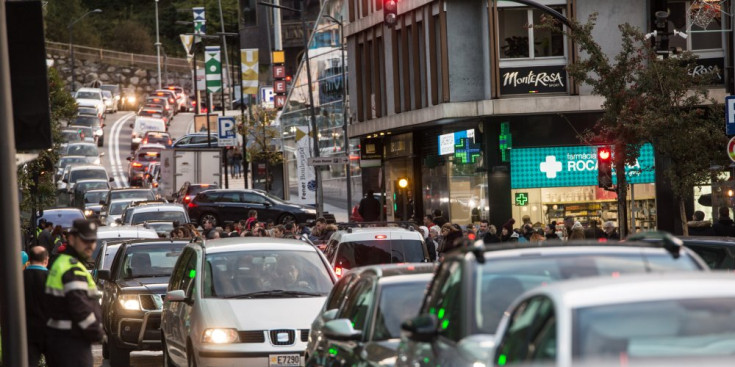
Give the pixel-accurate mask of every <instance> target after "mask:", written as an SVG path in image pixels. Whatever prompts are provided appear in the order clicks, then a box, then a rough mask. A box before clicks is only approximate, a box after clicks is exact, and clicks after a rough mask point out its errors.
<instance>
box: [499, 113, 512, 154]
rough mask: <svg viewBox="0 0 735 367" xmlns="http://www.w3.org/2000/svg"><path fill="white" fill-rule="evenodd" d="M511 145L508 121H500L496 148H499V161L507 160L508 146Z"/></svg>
mask: <svg viewBox="0 0 735 367" xmlns="http://www.w3.org/2000/svg"><path fill="white" fill-rule="evenodd" d="M512 146H513V137H512V136H511V135H510V123H508V122H502V123H500V135H498V148H500V160H501V162H507V161H508V159H509V158H510V148H511V147H512Z"/></svg>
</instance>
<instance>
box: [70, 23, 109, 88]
mask: <svg viewBox="0 0 735 367" xmlns="http://www.w3.org/2000/svg"><path fill="white" fill-rule="evenodd" d="M92 13H102V9H94V10H90V11H88V12H86V13H84V15H82V16H81V17H79V18H77V19H76V20H74V21H72V22H71V23H69V25H68V26H67V27H66V28H67V29H68V30H69V53H70V54H71V55H70V56H71V91H72V93H73V92H74V90H75V89H76V88H74V86H75V84H76V74H75V73H74V24H77V23H78V22H79V21H80V20H82V19H84V17H86V16H87V15H89V14H92Z"/></svg>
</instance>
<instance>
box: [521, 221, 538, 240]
mask: <svg viewBox="0 0 735 367" xmlns="http://www.w3.org/2000/svg"><path fill="white" fill-rule="evenodd" d="M533 232H534V230H533V225H532V224H530V223H528V224H524V225H523V227H521V237H523V238H525V239H526V241H521V240H519V241H518V242H531V236H533Z"/></svg>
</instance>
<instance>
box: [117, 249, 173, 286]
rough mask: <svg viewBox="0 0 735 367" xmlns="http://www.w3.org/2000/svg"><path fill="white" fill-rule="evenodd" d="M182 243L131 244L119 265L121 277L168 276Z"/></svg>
mask: <svg viewBox="0 0 735 367" xmlns="http://www.w3.org/2000/svg"><path fill="white" fill-rule="evenodd" d="M183 249H184V243H175V242H171V243H166V244H160V245H159V244H150V245H145V246H131V247H128V249H127V250H126V251H125V255H124V257H123V258H122V259H121V260H122V266H121V267H120V274H119V276H120V277H121V278H125V279H130V278H146V277H170V276H171V272H172V271H173V269H174V265H175V264H176V260H177V259H178V258H179V255H181V251H182V250H183Z"/></svg>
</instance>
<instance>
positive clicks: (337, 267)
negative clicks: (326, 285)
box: [334, 266, 342, 278]
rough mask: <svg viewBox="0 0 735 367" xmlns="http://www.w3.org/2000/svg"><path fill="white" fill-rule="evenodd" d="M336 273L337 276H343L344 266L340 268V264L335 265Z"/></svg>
mask: <svg viewBox="0 0 735 367" xmlns="http://www.w3.org/2000/svg"><path fill="white" fill-rule="evenodd" d="M334 274H335V275H336V276H337V278H341V277H342V268H340V267H339V266H335V267H334Z"/></svg>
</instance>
